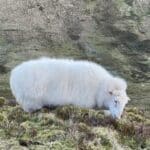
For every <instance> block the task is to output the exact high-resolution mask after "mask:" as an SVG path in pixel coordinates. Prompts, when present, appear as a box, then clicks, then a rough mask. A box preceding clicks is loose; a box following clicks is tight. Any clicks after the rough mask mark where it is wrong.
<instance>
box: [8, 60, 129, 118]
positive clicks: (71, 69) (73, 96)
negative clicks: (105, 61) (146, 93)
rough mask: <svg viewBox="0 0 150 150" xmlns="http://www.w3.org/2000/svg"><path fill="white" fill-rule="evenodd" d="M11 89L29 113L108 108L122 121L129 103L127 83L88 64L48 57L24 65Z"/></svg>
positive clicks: (18, 68)
mask: <svg viewBox="0 0 150 150" xmlns="http://www.w3.org/2000/svg"><path fill="white" fill-rule="evenodd" d="M10 88H11V91H12V94H13V95H14V96H15V98H16V101H17V102H18V103H19V104H20V105H21V107H22V108H23V109H24V111H26V112H33V111H35V110H38V109H41V108H42V107H44V106H62V105H69V104H72V105H75V106H80V107H84V108H94V107H98V108H102V107H105V108H106V109H108V110H109V111H110V114H111V116H112V117H113V118H120V117H121V115H122V113H123V109H124V107H125V105H126V104H127V102H128V100H129V97H128V96H127V93H126V89H127V83H126V81H125V80H124V79H122V78H119V77H114V76H113V75H111V74H110V73H109V72H108V71H107V70H106V69H104V68H103V67H102V66H100V65H98V64H96V63H94V62H90V61H84V60H72V59H56V58H46V57H44V58H39V59H35V60H30V61H26V62H23V63H22V64H20V65H18V66H16V67H15V68H14V69H13V70H12V71H11V75H10Z"/></svg>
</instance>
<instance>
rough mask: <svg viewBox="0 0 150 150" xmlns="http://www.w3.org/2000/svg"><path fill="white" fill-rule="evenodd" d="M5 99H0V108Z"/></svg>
mask: <svg viewBox="0 0 150 150" xmlns="http://www.w3.org/2000/svg"><path fill="white" fill-rule="evenodd" d="M5 101H6V99H5V98H4V97H0V107H1V106H3V105H4V103H5Z"/></svg>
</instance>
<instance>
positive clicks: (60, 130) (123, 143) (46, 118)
mask: <svg viewBox="0 0 150 150" xmlns="http://www.w3.org/2000/svg"><path fill="white" fill-rule="evenodd" d="M149 148H150V118H148V117H147V118H146V117H145V112H144V111H142V110H138V109H136V108H127V109H126V110H125V112H124V114H123V117H122V119H121V120H113V119H111V118H110V117H104V114H103V111H102V110H93V109H83V108H79V107H74V106H71V105H70V106H64V107H57V108H53V109H52V108H51V109H50V108H43V109H42V110H39V111H37V112H34V113H31V114H30V113H25V112H24V111H23V110H22V109H21V108H20V107H19V106H18V105H16V104H15V103H14V102H13V101H11V102H10V101H8V100H6V99H4V98H2V97H1V98H0V149H2V150H7V149H11V150H17V149H18V150H27V149H30V150H35V149H36V150H42V149H44V150H49V149H52V150H62V149H63V150H73V149H74V150H99V149H101V150H111V149H115V150H130V149H145V150H148V149H149Z"/></svg>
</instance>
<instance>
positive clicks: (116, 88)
mask: <svg viewBox="0 0 150 150" xmlns="http://www.w3.org/2000/svg"><path fill="white" fill-rule="evenodd" d="M126 89H127V84H126V82H125V81H124V80H123V79H120V78H113V79H112V80H111V81H110V82H109V84H108V86H107V88H106V92H107V95H108V98H107V100H106V102H105V105H106V106H107V107H108V109H109V111H110V113H111V115H112V117H113V118H118V119H120V117H121V115H122V113H123V110H124V107H125V105H126V104H127V103H128V101H129V100H130V99H129V97H128V96H127V93H126Z"/></svg>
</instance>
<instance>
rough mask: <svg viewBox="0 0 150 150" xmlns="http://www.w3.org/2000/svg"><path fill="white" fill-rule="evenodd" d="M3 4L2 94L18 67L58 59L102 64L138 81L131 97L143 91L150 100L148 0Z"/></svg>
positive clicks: (0, 0) (9, 0)
mask: <svg viewBox="0 0 150 150" xmlns="http://www.w3.org/2000/svg"><path fill="white" fill-rule="evenodd" d="M0 6H1V9H0V92H1V93H2V95H9V93H10V92H8V91H9V86H8V77H9V71H10V70H11V68H12V67H14V66H15V65H16V64H18V63H20V62H22V61H24V60H28V59H31V58H37V57H39V56H53V57H54V56H55V57H71V58H72V57H73V58H77V59H89V60H93V61H96V62H98V63H101V64H103V65H104V66H106V67H107V68H108V69H109V70H115V72H114V73H115V74H119V75H121V76H123V77H125V78H126V79H128V80H129V81H132V82H136V83H137V82H138V83H139V84H134V87H135V88H134V91H131V90H132V88H131V90H130V91H129V92H130V93H131V94H132V95H134V94H136V93H137V90H138V89H139V88H141V89H143V87H144V90H143V92H144V94H143V93H142V95H146V96H145V97H150V95H148V92H147V91H148V87H149V84H148V81H149V79H150V71H149V70H150V54H149V51H150V1H149V0H80V1H76V0H51V1H49V0H44V1H43V0H36V1H35V0H27V1H24V0H0ZM131 85H133V84H131ZM136 89H137V90H136ZM140 95H141V93H140ZM133 97H135V96H133ZM146 101H148V100H146Z"/></svg>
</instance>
